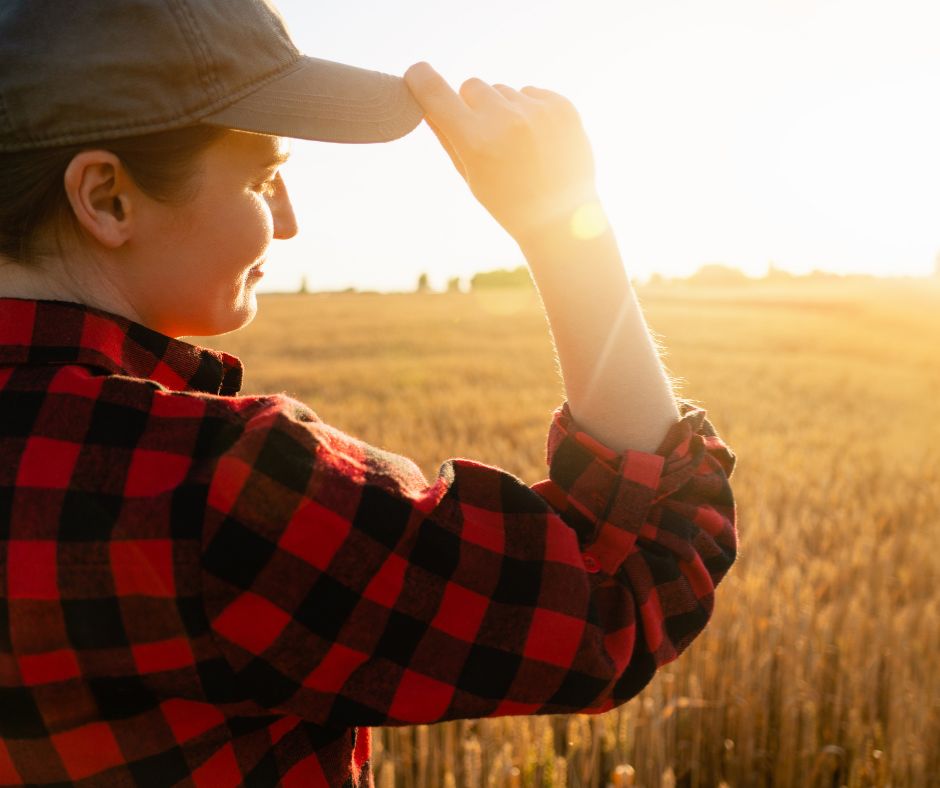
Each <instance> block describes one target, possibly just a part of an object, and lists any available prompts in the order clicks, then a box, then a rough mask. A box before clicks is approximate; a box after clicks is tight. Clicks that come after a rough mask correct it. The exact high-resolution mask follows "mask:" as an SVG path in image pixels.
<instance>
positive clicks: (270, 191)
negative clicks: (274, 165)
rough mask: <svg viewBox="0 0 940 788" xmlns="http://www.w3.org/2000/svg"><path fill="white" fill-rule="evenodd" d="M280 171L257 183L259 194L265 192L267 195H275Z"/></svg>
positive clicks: (256, 187)
mask: <svg viewBox="0 0 940 788" xmlns="http://www.w3.org/2000/svg"><path fill="white" fill-rule="evenodd" d="M277 176H278V173H275V174H274V175H272V176H271V177H270V178H266V179H265V180H263V181H261V182H260V183H257V184H255V191H256V192H258V193H259V194H263V195H264V196H265V197H272V196H273V195H274V183H275V181H276V180H277Z"/></svg>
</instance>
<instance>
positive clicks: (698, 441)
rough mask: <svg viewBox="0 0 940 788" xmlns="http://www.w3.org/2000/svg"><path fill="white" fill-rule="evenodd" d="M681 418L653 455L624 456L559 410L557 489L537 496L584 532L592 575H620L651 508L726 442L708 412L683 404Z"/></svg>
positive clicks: (553, 463) (553, 441)
mask: <svg viewBox="0 0 940 788" xmlns="http://www.w3.org/2000/svg"><path fill="white" fill-rule="evenodd" d="M680 412H681V419H680V420H679V421H678V422H676V423H675V424H674V425H672V427H670V429H669V431H668V433H667V434H666V436H665V438H663V440H662V442H661V443H660V445H659V448H658V449H657V450H656V452H655V453H648V452H642V451H625V452H621V453H618V452H615V451H613V450H612V449H610V448H608V447H607V446H605V445H604V444H602V443H600V442H598V441H597V440H595V439H594V438H592V437H591V436H590V435H588V434H587V433H585V432H583V431H581V429H580V428H579V427H578V425H577V424H576V423H575V421H574V419H573V418H572V416H571V411H570V410H569V408H568V404H567V403H565V404H564V405H562V406H561V407H560V408H558V409H557V410H556V411H555V414H554V417H553V419H552V425H551V428H550V430H549V434H548V447H547V460H548V467H549V482H550V485H549V486H550V487H551V489H550V490H549V489H544V488H542V489H540V490H539V492H540V493H542V494H543V495H545V497H547V498H549V500H550V502H551V503H552V504H553V505H554V506H555V507H556V508H557V509H559V510H560V514H561V516H562V517H563V518H564V519H565V520H566V521H567V522H568V524H569V525H571V526H572V527H573V528H574V529H575V531H576V532H577V533H578V537H579V541H580V542H581V545H582V550H583V558H584V563H585V567H586V568H587V569H588V571H603V572H605V573H607V574H609V575H612V574H614V573H615V572H616V571H617V569H618V568H619V567H620V565H621V564H622V563H623V561H624V559H625V558H626V557H627V555H628V554H629V553H630V552H631V551H632V549H633V546H634V544H635V542H636V540H637V538H638V537H639V536H640V535H641V532H642V529H643V526H644V524H645V523H646V522H647V521H648V519H649V515H650V510H651V508H652V507H653V506H654V505H655V504H656V503H658V502H659V501H662V500H663V499H665V498H667V497H669V496H670V495H671V494H673V493H674V492H675V491H677V490H679V489H680V488H681V487H682V486H683V485H684V484H685V483H686V482H687V481H688V480H689V479H690V478H691V477H692V476H693V475H694V474H695V473H696V469H697V468H698V467H699V466H700V465H701V461H702V459H703V457H704V455H705V453H706V452H707V451H708V450H709V448H710V446H709V444H710V443H711V448H716V446H715V443H716V442H717V443H718V444H720V441H719V439H718V438H717V437H716V436H715V435H714V430H712V429H711V426H710V425H709V424H708V422H707V420H706V418H705V411H704V410H702V409H701V408H698V407H696V406H694V405H691V404H689V403H685V402H683V403H680ZM720 445H721V446H722V447H723V444H720ZM729 455H730V452H729ZM727 470H728V472H730V467H729V468H728V469H727ZM546 493H547V495H546Z"/></svg>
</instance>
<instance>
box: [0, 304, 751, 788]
mask: <svg viewBox="0 0 940 788" xmlns="http://www.w3.org/2000/svg"><path fill="white" fill-rule="evenodd" d="M240 382H241V366H240V364H239V362H238V360H237V359H235V358H234V357H232V356H228V355H226V354H224V353H220V352H218V351H214V350H209V349H202V348H198V347H196V346H193V345H190V344H187V343H185V342H182V341H179V340H176V339H172V338H169V337H166V336H163V335H161V334H158V333H155V332H153V331H151V330H149V329H147V328H145V327H143V326H141V325H138V324H135V323H131V322H129V321H127V320H125V319H124V318H120V317H117V316H114V315H110V314H108V313H105V312H101V311H98V310H95V309H92V308H88V307H84V306H80V305H77V304H68V303H63V302H53V301H32V300H22V299H0V414H2V415H0V785H11V784H22V783H29V784H60V785H61V784H75V785H102V786H123V785H145V786H151V785H152V786H161V788H162V787H163V786H170V785H186V786H192V785H197V786H212V788H220V787H221V786H230V785H231V786H234V785H240V784H244V785H250V786H272V785H285V786H294V785H306V786H324V785H350V786H356V785H371V784H372V776H371V769H370V766H369V729H368V727H366V726H372V725H398V724H407V723H418V722H435V721H439V720H449V719H455V718H467V717H483V716H493V715H510V714H537V713H539V714H540V713H556V712H572V711H588V712H600V711H604V710H606V709H610V708H612V707H613V706H614V705H616V704H619V703H622V702H623V701H625V700H627V699H628V698H630V697H631V696H633V695H635V694H636V693H637V692H638V691H639V690H640V689H641V688H642V687H643V686H644V685H645V684H646V683H647V682H648V681H649V679H650V677H651V676H652V675H653V673H654V671H655V670H656V669H657V667H658V666H660V665H663V664H664V663H666V662H669V661H670V660H672V659H674V658H675V657H676V656H677V655H678V654H679V653H680V652H681V651H682V650H683V649H684V648H685V647H686V646H687V645H688V644H689V642H690V641H691V640H692V639H693V638H694V637H695V635H696V634H697V633H698V632H699V631H700V630H701V629H702V628H703V627H704V625H705V623H706V620H707V619H708V617H709V614H710V612H711V610H712V604H713V592H714V588H715V585H716V584H717V583H718V581H719V580H720V579H721V577H722V576H723V575H724V574H725V573H726V572H727V570H728V568H729V566H730V565H731V563H732V561H733V560H734V555H735V549H736V532H735V526H734V504H733V502H732V497H731V492H730V489H729V486H728V481H727V477H728V475H729V474H730V471H731V468H732V465H733V455H732V454H731V452H730V451H729V450H728V449H727V448H726V447H725V445H724V444H723V443H722V442H721V441H720V440H719V439H718V438H717V437H716V436H715V433H714V431H713V430H712V429H711V427H710V426H709V424H708V422H707V421H706V420H705V417H704V413H703V411H701V410H697V409H694V408H692V409H690V408H684V410H685V411H686V412H685V413H684V415H683V417H682V420H681V422H680V423H678V424H676V425H675V427H674V428H673V429H672V430H671V431H670V433H669V435H668V436H667V437H666V439H665V440H664V442H663V444H662V447H661V448H660V450H659V451H658V452H657V453H655V454H647V453H642V452H633V451H628V452H625V453H623V454H615V453H613V452H611V451H609V450H608V449H606V448H605V447H603V446H601V445H599V444H598V443H597V442H596V441H593V440H592V439H591V438H589V437H588V436H587V435H585V434H582V433H581V432H579V431H578V429H577V427H576V426H575V424H574V423H573V422H572V419H571V417H570V414H569V413H568V411H567V409H566V407H561V408H559V410H558V411H557V412H556V414H555V417H554V420H553V423H552V426H551V429H550V433H549V441H548V461H549V479H548V480H546V481H545V482H541V483H539V484H537V485H535V486H534V487H531V488H530V487H528V486H526V485H525V484H523V483H522V482H521V481H520V480H519V479H517V478H515V477H513V476H512V475H510V474H508V473H506V472H505V471H501V470H499V469H497V468H493V467H490V466H487V465H482V464H480V463H477V462H471V461H469V460H463V459H458V460H452V461H449V462H447V463H445V464H444V465H443V466H442V468H441V470H440V474H439V476H438V477H437V479H436V480H435V481H433V482H432V483H428V481H427V480H426V479H425V478H424V477H423V476H422V475H421V473H420V472H419V471H418V469H417V468H416V466H415V465H414V464H412V463H411V462H410V461H408V460H406V459H404V458H402V457H399V456H396V455H392V454H389V453H387V452H384V451H381V450H379V449H377V448H374V447H371V446H368V445H366V444H364V443H362V442H360V441H358V440H356V439H354V438H351V437H349V436H348V435H345V434H343V433H341V432H339V431H338V430H336V429H334V428H331V427H329V426H328V425H326V424H324V423H323V422H322V421H320V420H319V419H318V418H317V417H316V416H315V415H314V414H313V413H312V412H311V411H310V410H308V409H307V408H306V407H304V406H303V405H301V404H300V403H298V402H296V401H294V400H292V399H290V398H288V397H286V396H283V395H274V396H236V395H237V392H238V389H239V385H240Z"/></svg>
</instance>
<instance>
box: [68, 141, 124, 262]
mask: <svg viewBox="0 0 940 788" xmlns="http://www.w3.org/2000/svg"><path fill="white" fill-rule="evenodd" d="M129 184H130V179H129V177H128V175H127V173H126V172H125V170H124V166H123V164H122V163H121V160H120V159H119V158H118V157H117V156H115V155H114V154H113V153H110V152H109V151H103V150H87V151H82V152H81V153H79V154H77V155H76V156H75V157H74V158H73V159H72V160H71V161H70V162H69V165H68V167H66V170H65V177H64V183H63V185H64V187H65V193H66V196H67V197H68V200H69V204H70V205H71V207H72V213H73V214H74V215H75V219H76V221H77V222H78V224H79V225H80V226H81V227H82V229H83V230H85V231H86V232H87V233H88V235H90V236H91V237H92V238H93V239H94V240H95V241H97V242H98V243H99V244H101V245H102V246H104V247H106V248H108V249H117V248H118V247H120V246H122V245H123V244H124V243H126V242H127V241H128V240H129V238H130V237H131V234H132V231H133V221H132V215H133V212H132V210H131V199H132V196H131V194H130V190H129V189H128V186H129Z"/></svg>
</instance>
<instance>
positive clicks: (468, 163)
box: [405, 63, 597, 245]
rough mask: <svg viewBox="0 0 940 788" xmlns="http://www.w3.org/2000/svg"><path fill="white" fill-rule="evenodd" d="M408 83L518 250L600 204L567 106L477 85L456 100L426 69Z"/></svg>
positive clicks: (464, 88) (551, 97) (532, 91)
mask: <svg viewBox="0 0 940 788" xmlns="http://www.w3.org/2000/svg"><path fill="white" fill-rule="evenodd" d="M405 81H406V83H407V84H408V87H409V88H410V90H411V92H412V93H413V94H414V97H415V99H416V100H417V101H418V103H419V104H420V105H421V106H422V107H423V109H424V111H425V120H426V121H427V123H428V125H429V126H430V127H431V130H432V131H433V132H434V133H435V134H436V135H437V138H438V139H439V140H440V142H441V144H442V145H443V146H444V149H445V150H446V151H447V153H448V154H449V156H450V158H451V161H453V163H454V166H455V167H456V168H457V171H458V172H459V173H460V174H461V176H463V178H464V180H465V181H466V182H467V185H468V186H469V187H470V190H471V191H472V192H473V195H474V196H475V197H476V198H477V200H479V201H480V203H481V204H482V205H483V207H484V208H486V210H487V211H489V212H490V214H491V215H492V216H493V218H494V219H496V221H497V222H499V223H500V224H501V225H502V226H503V227H504V228H505V229H506V231H507V232H508V233H509V234H510V235H511V236H512V237H513V238H515V240H516V241H517V242H518V243H519V244H520V245H525V244H526V243H527V242H528V240H529V239H531V238H532V236H533V235H534V234H537V233H539V231H540V230H542V229H543V228H545V227H547V226H549V225H551V224H553V223H555V222H558V221H564V222H568V221H569V220H570V218H571V216H572V214H573V213H574V212H575V211H576V210H577V209H578V208H580V207H582V206H584V205H586V204H591V203H596V202H597V192H596V187H595V183H594V157H593V154H592V152H591V145H590V142H589V141H588V138H587V135H586V134H585V133H584V129H583V127H582V125H581V119H580V117H579V115H578V112H577V110H576V109H575V108H574V105H572V104H571V102H570V101H568V99H566V98H564V97H563V96H560V95H558V94H557V93H553V92H551V91H550V90H542V89H540V88H534V87H525V88H522V90H521V91H516V90H513V89H512V88H509V87H507V86H506V85H498V84H497V85H488V84H487V83H485V82H483V81H482V80H479V79H468V80H467V81H466V82H464V83H463V85H461V86H460V93H459V95H458V94H457V93H455V92H454V91H453V89H452V88H451V87H450V85H448V84H447V82H446V81H445V80H444V78H443V77H441V75H440V74H438V73H437V72H436V71H435V70H434V69H433V68H431V66H430V65H428V64H427V63H416V64H415V65H413V66H412V67H411V68H409V69H408V71H407V72H406V73H405Z"/></svg>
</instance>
